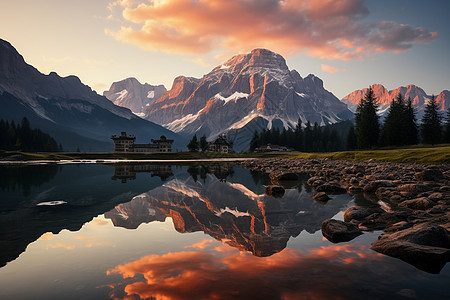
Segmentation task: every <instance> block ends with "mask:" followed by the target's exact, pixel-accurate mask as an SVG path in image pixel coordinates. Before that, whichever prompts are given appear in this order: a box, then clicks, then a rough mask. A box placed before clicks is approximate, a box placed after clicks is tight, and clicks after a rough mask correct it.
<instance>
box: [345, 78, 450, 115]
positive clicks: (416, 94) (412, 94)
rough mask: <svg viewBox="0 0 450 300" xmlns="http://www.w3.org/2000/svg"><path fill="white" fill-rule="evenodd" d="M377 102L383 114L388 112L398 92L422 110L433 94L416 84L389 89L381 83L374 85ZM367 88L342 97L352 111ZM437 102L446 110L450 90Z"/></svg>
mask: <svg viewBox="0 0 450 300" xmlns="http://www.w3.org/2000/svg"><path fill="white" fill-rule="evenodd" d="M372 89H373V91H374V94H375V97H376V98H377V102H378V104H379V105H380V108H379V111H380V113H381V114H383V113H384V112H386V110H387V108H388V107H389V105H390V104H391V102H392V100H393V99H395V98H396V97H397V96H398V94H402V95H403V97H404V98H405V99H408V98H411V100H412V103H413V106H414V107H415V108H416V109H417V110H418V111H422V110H423V109H424V108H425V105H426V103H427V101H428V100H430V99H431V95H428V94H427V93H425V91H424V90H423V89H421V88H420V87H418V86H415V85H407V86H406V87H405V86H401V87H398V88H396V89H395V90H392V91H388V90H387V89H386V88H385V87H384V86H383V85H381V84H374V85H372ZM366 92H367V88H364V89H362V90H356V91H354V92H352V93H350V94H348V95H347V96H345V97H344V98H342V99H341V101H342V102H344V103H345V104H347V106H348V108H349V109H350V110H351V111H355V110H356V107H357V106H358V104H359V102H360V101H361V99H363V98H364V95H365V93H366ZM436 100H437V102H438V103H439V107H440V108H441V110H446V109H448V107H450V92H449V91H447V90H445V91H442V92H441V93H440V94H439V95H438V96H437V97H436Z"/></svg>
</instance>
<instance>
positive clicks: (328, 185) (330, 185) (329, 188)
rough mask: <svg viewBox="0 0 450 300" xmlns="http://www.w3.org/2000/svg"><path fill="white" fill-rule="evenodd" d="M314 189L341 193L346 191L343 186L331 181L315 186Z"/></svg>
mask: <svg viewBox="0 0 450 300" xmlns="http://www.w3.org/2000/svg"><path fill="white" fill-rule="evenodd" d="M316 191H318V192H325V193H332V194H341V193H345V192H347V190H346V189H344V188H343V187H341V186H339V185H337V184H333V183H324V184H322V185H319V186H318V187H316Z"/></svg>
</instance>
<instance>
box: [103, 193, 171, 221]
mask: <svg viewBox="0 0 450 300" xmlns="http://www.w3.org/2000/svg"><path fill="white" fill-rule="evenodd" d="M105 217H106V218H108V219H111V221H112V222H113V224H114V226H117V227H123V228H126V229H136V228H138V227H139V225H141V224H142V223H149V222H153V221H159V222H164V221H165V220H166V215H165V214H163V213H162V212H161V211H160V210H158V209H154V208H152V207H151V206H150V203H149V202H148V201H147V199H146V197H141V196H136V197H134V198H133V200H131V201H130V202H127V203H122V204H119V205H117V206H116V207H115V208H114V209H112V210H110V211H108V212H106V213H105Z"/></svg>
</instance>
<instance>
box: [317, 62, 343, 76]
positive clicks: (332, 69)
mask: <svg viewBox="0 0 450 300" xmlns="http://www.w3.org/2000/svg"><path fill="white" fill-rule="evenodd" d="M321 67H322V71H325V72H328V73H331V74H333V73H337V72H345V71H347V70H346V69H338V68H335V67H332V66H328V65H324V64H322V65H321Z"/></svg>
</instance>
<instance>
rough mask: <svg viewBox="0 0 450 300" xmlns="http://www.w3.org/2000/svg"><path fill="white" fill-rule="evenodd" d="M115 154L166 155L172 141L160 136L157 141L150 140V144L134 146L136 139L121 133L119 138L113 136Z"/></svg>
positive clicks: (170, 148)
mask: <svg viewBox="0 0 450 300" xmlns="http://www.w3.org/2000/svg"><path fill="white" fill-rule="evenodd" d="M111 139H112V140H113V141H114V150H113V152H115V153H143V154H147V153H167V152H172V144H173V140H169V139H167V138H166V137H165V136H164V135H162V136H161V137H160V138H159V140H154V139H152V140H151V142H152V143H151V144H135V143H134V142H135V141H136V137H135V136H134V135H127V133H126V132H122V133H121V134H120V135H119V136H117V135H113V136H112V137H111Z"/></svg>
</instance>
